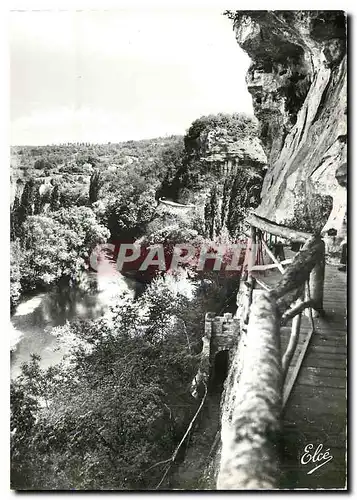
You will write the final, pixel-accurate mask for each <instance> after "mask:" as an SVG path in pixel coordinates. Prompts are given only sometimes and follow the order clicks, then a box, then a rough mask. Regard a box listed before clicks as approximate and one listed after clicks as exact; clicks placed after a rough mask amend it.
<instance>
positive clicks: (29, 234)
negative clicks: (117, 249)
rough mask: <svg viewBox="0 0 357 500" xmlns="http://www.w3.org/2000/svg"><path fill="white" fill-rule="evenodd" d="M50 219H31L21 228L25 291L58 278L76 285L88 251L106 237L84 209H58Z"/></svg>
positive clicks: (87, 210) (102, 227)
mask: <svg viewBox="0 0 357 500" xmlns="http://www.w3.org/2000/svg"><path fill="white" fill-rule="evenodd" d="M52 215H53V216H52V217H47V216H40V215H34V216H31V217H28V218H27V220H26V222H25V224H24V237H23V250H24V257H23V261H22V263H21V282H22V284H23V286H24V288H25V289H34V288H36V287H37V286H47V285H49V284H51V283H56V282H57V281H59V280H60V279H62V278H63V279H65V280H66V281H68V282H75V281H77V280H78V279H79V278H80V276H81V273H82V272H83V271H84V270H85V269H87V268H88V258H89V254H90V252H91V250H92V249H93V248H94V247H95V246H96V245H97V244H99V243H104V242H105V241H106V240H107V238H108V236H109V232H108V230H107V229H106V228H105V227H104V226H102V225H101V224H99V223H98V222H97V220H96V217H95V214H94V213H93V211H92V210H91V209H90V208H88V207H72V208H70V209H64V208H62V209H60V210H58V211H57V212H54V213H53V214H52Z"/></svg>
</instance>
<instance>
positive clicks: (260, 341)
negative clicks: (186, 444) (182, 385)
mask: <svg viewBox="0 0 357 500" xmlns="http://www.w3.org/2000/svg"><path fill="white" fill-rule="evenodd" d="M278 331H279V321H278V314H277V309H276V301H275V299H274V297H272V296H271V294H270V293H269V292H263V293H262V294H261V295H259V300H258V301H256V302H255V301H253V304H252V307H251V313H250V319H249V324H248V330H247V334H246V335H245V340H244V343H243V344H244V345H243V347H242V346H241V348H242V349H244V350H243V354H242V353H241V356H242V359H243V360H244V361H243V365H244V366H243V369H242V371H241V372H240V373H239V374H237V380H235V381H234V382H233V383H234V385H236V386H237V390H236V391H235V392H234V408H233V414H232V423H231V424H230V431H229V432H222V451H221V464H220V470H219V474H218V479H217V489H223V490H240V489H273V488H275V487H277V481H278V476H279V474H278V452H277V446H276V443H277V436H278V434H279V432H280V413H281V409H282V368H281V354H280V337H279V335H278ZM232 441H234V446H232Z"/></svg>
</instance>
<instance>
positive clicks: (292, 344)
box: [281, 312, 301, 380]
mask: <svg viewBox="0 0 357 500" xmlns="http://www.w3.org/2000/svg"><path fill="white" fill-rule="evenodd" d="M300 326H301V312H300V313H299V314H297V315H296V316H294V319H293V323H292V325H291V335H290V339H289V344H288V347H287V348H286V351H285V354H284V356H283V359H282V362H281V364H282V371H283V380H285V377H286V374H287V373H288V369H289V365H290V363H291V360H292V359H293V356H294V352H295V349H296V346H297V345H298V341H299V333H300Z"/></svg>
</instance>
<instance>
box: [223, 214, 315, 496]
mask: <svg viewBox="0 0 357 500" xmlns="http://www.w3.org/2000/svg"><path fill="white" fill-rule="evenodd" d="M248 220H249V221H250V222H251V224H252V226H251V243H252V245H250V246H251V248H252V249H253V251H252V252H251V253H252V255H251V259H250V264H249V265H250V268H249V265H248V275H247V276H246V279H245V282H244V288H245V290H244V293H243V295H242V303H241V304H240V307H239V315H240V319H241V343H242V344H240V346H239V348H238V350H239V349H243V352H242V351H241V352H239V359H240V360H241V364H242V367H241V370H240V371H239V373H238V374H237V376H236V380H235V381H233V385H234V393H233V398H231V399H233V403H232V406H233V409H232V420H231V422H230V424H229V428H230V432H225V433H222V450H221V463H220V470H219V474H218V479H217V489H226V490H227V489H230V490H239V489H274V488H277V486H278V482H279V453H278V447H279V433H280V416H281V412H282V408H283V406H284V404H285V403H286V401H287V398H288V397H289V394H290V391H291V389H292V385H293V381H292V382H291V381H290V380H289V384H285V387H284V379H285V377H286V374H287V371H288V368H289V365H290V362H291V360H292V357H293V355H294V351H295V348H296V346H297V344H298V337H299V331H300V325H301V319H302V314H303V312H304V310H305V309H307V308H308V309H309V317H310V322H311V327H312V328H311V332H310V334H309V335H310V337H311V335H312V333H313V329H314V328H313V316H314V315H317V314H321V313H322V312H323V286H324V266H325V250H324V242H323V241H322V240H321V238H320V236H318V235H316V236H315V235H309V234H307V233H302V232H299V231H293V230H290V232H289V228H286V227H285V226H281V227H280V226H278V225H277V224H274V223H272V222H270V221H267V220H263V223H262V220H261V218H257V216H254V217H250V218H249V219H248ZM254 224H256V225H254ZM257 226H258V227H257ZM263 230H264V231H271V230H274V231H275V233H274V234H276V235H278V236H281V237H284V238H289V239H290V240H291V241H302V240H303V241H304V242H305V244H304V246H303V247H302V249H301V250H300V252H299V253H298V254H296V255H295V257H294V258H293V259H292V260H291V261H288V266H287V267H284V264H285V263H284V262H280V261H279V260H278V259H277V258H276V257H275V256H274V254H273V253H272V252H271V251H270V249H269V251H270V253H269V252H267V253H268V254H269V255H270V256H271V258H272V260H273V263H274V266H273V265H272V264H269V266H270V267H269V268H270V269H271V268H272V267H276V268H277V269H279V270H280V272H281V273H282V276H281V278H280V279H279V280H278V282H277V283H276V284H275V285H274V286H271V287H269V286H267V285H266V286H264V283H263V282H262V281H261V280H259V279H257V278H255V277H254V272H256V271H257V270H262V268H264V267H266V266H264V265H263V266H262V265H259V266H256V265H255V261H254V259H255V254H254V249H255V248H256V245H257V244H258V243H261V241H262V236H263V234H262V231H263ZM266 268H268V267H266ZM257 282H259V284H261V285H262V288H263V290H259V292H258V291H256V292H255V291H254V290H255V287H256V285H257ZM290 320H292V326H291V335H290V340H289V343H288V347H287V349H286V351H285V353H284V354H283V355H282V354H281V347H280V326H284V325H286V324H287V323H288V321H290ZM307 341H309V339H307ZM296 376H297V373H296V374H295V378H296Z"/></svg>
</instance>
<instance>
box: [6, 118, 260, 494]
mask: <svg viewBox="0 0 357 500" xmlns="http://www.w3.org/2000/svg"><path fill="white" fill-rule="evenodd" d="M208 136H209V141H210V143H209V145H208V146H207V144H206V142H207V137H208ZM256 136H257V126H256V123H255V122H254V120H253V119H251V118H249V117H247V116H245V115H223V114H222V115H218V116H208V117H202V118H200V119H199V120H196V121H195V122H194V123H193V124H192V126H191V127H190V129H189V130H188V132H187V134H186V135H185V137H180V136H172V137H166V138H157V139H152V140H143V141H129V142H125V143H118V144H110V143H108V144H104V145H93V144H63V145H58V146H44V147H30V146H28V147H25V146H21V147H14V148H13V150H12V160H11V162H12V165H11V183H12V204H11V283H10V285H11V309H12V311H14V310H16V306H17V304H18V303H19V302H20V301H21V298H22V297H23V296H26V294H28V293H31V291H35V290H46V289H48V288H50V287H53V286H66V287H68V288H69V289H70V288H71V287H72V288H81V287H82V286H84V285H83V276H84V274H85V272H86V271H87V270H88V268H89V255H90V252H91V251H92V250H93V248H95V247H96V245H98V244H101V243H105V242H108V241H109V242H114V243H117V242H121V241H141V242H145V243H146V244H150V243H152V242H165V243H173V242H195V243H197V245H202V244H203V243H204V244H207V245H210V244H213V243H215V242H217V241H219V242H222V241H224V242H226V243H233V242H235V241H237V238H238V237H239V234H237V227H239V224H240V223H241V221H242V219H243V217H244V213H245V211H246V210H247V209H249V207H250V206H255V205H256V203H257V201H258V200H259V191H260V186H261V182H262V178H263V175H264V172H263V169H262V166H263V164H264V160H261V158H260V157H259V155H260V153H259V154H258V153H256V152H254V153H252V152H251V151H250V150H252V149H253V150H254V148H255V146H254V144H255V143H254V141H256V140H257V139H256ZM212 138H213V139H212ZM209 141H208V142H209ZM212 141H213V143H214V144H213V146H212ZM241 142H243V143H244V144H245V145H244V146H242V147H240V146H239V144H241ZM253 143H254V144H253ZM247 144H248V145H247ZM252 144H253V146H252ZM238 146H239V147H238ZM239 148H240V149H239ZM242 148H243V150H244V151H243V153H242ZM247 158H248V160H249V161H248V160H247ZM232 159H233V160H232ZM228 160H229V161H230V162H231V163H232V161H233V164H234V165H235V167H234V170H230V171H229V172H228V173H226V174H225V175H224V176H223V183H222V181H221V178H222V168H226V164H227V162H228ZM231 163H230V164H231ZM207 186H209V192H205V189H206V187H207ZM247 193H248V194H247ZM202 194H203V195H204V196H206V197H204V196H203V201H202V200H201V198H202ZM243 195H244V196H243ZM161 197H166V198H169V199H172V200H176V201H184V202H187V201H190V202H193V205H195V208H193V209H192V210H190V211H189V212H184V213H183V214H179V213H173V212H172V211H170V209H169V208H168V207H165V208H163V207H162V206H160V202H159V199H160V198H161ZM217 213H219V216H218V217H217ZM218 219H219V222H217V221H218ZM137 278H138V277H137ZM236 283H237V276H226V277H223V278H222V276H221V275H219V273H214V272H209V271H206V272H205V273H200V274H199V273H197V272H196V271H195V269H190V273H189V277H187V274H186V275H184V276H183V275H182V274H180V273H178V274H177V275H173V274H167V273H164V272H161V273H156V274H155V276H151V277H150V279H149V280H146V283H145V287H144V288H142V290H141V293H140V294H138V295H137V296H136V298H135V300H127V301H126V302H123V301H121V303H120V305H118V304H117V305H115V304H114V305H112V307H111V309H110V314H107V315H105V316H103V317H100V318H98V319H95V320H77V321H73V322H71V323H67V324H65V325H63V326H59V327H57V329H56V335H57V336H58V338H59V339H61V338H62V339H63V338H71V339H72V343H71V349H70V351H69V354H68V355H67V356H66V359H65V360H63V362H61V363H59V364H57V365H54V366H51V367H50V368H47V369H43V368H41V366H40V361H41V359H40V356H39V355H38V354H37V353H32V354H31V360H30V361H29V362H26V363H24V364H23V366H22V372H21V375H20V376H18V377H16V378H14V379H13V380H12V382H11V436H12V438H11V453H12V461H11V482H12V488H14V489H20V490H21V489H29V490H34V489H38V490H45V489H63V490H71V489H74V490H83V489H92V490H96V489H101V490H117V489H153V488H155V487H156V486H157V484H158V483H159V481H160V479H161V477H162V474H163V468H162V466H160V465H157V464H158V463H159V462H161V461H166V460H167V459H169V458H170V455H171V454H172V453H173V451H174V449H175V447H176V446H177V444H178V442H179V441H180V439H181V438H182V435H183V433H184V432H185V429H186V427H187V425H188V423H189V422H190V420H191V418H192V416H193V414H194V413H195V411H196V409H197V406H198V403H199V402H198V401H197V400H196V399H194V397H193V396H192V395H191V392H190V387H191V383H192V380H193V378H194V376H195V374H196V372H197V368H198V364H199V359H200V351H201V348H202V342H201V339H202V335H203V325H204V315H205V313H206V312H207V311H214V312H217V313H219V312H222V311H224V310H225V308H226V307H229V301H228V302H227V290H232V289H234V286H235V285H236ZM207 284H208V285H207ZM203 285H204V286H203ZM227 304H228V305H227Z"/></svg>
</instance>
